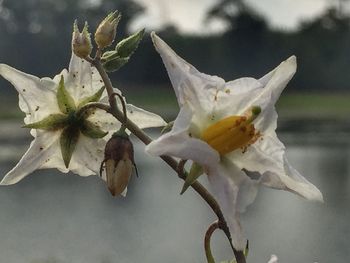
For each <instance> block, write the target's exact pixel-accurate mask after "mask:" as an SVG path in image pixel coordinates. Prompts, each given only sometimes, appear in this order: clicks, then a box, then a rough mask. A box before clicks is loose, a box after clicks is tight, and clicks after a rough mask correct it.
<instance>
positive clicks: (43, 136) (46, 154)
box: [0, 131, 60, 185]
mask: <svg viewBox="0 0 350 263" xmlns="http://www.w3.org/2000/svg"><path fill="white" fill-rule="evenodd" d="M59 135H60V133H59V132H44V131H37V137H36V138H35V139H34V140H33V141H32V143H31V144H30V147H29V149H28V150H27V152H26V153H25V154H24V155H23V157H22V158H21V160H20V161H19V162H18V164H17V165H16V166H15V167H14V168H13V169H12V170H11V171H9V172H8V173H7V174H6V175H5V177H4V178H3V179H2V181H1V183H0V184H1V185H9V184H15V183H17V182H18V181H20V180H21V179H23V178H24V177H25V176H27V175H28V174H30V173H32V172H33V171H34V170H36V169H39V168H40V167H41V166H42V165H43V164H44V163H46V162H48V161H50V158H51V156H54V155H56V154H57V152H58V151H60V149H59V148H58V147H57V141H58V138H59Z"/></svg>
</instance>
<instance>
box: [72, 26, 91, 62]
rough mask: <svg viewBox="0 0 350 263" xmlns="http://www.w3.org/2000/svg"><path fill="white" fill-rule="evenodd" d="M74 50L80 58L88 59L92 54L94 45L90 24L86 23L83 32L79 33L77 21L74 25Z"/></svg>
mask: <svg viewBox="0 0 350 263" xmlns="http://www.w3.org/2000/svg"><path fill="white" fill-rule="evenodd" d="M72 50H73V52H74V54H75V55H77V56H78V57H80V58H86V57H88V56H89V55H90V54H91V51H92V45H91V38H90V33H89V31H88V24H87V22H85V25H84V28H83V30H82V32H80V31H79V28H78V24H77V21H76V20H75V21H74V25H73V37H72Z"/></svg>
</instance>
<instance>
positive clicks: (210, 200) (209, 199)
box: [86, 58, 246, 263]
mask: <svg viewBox="0 0 350 263" xmlns="http://www.w3.org/2000/svg"><path fill="white" fill-rule="evenodd" d="M86 60H87V61H88V62H90V63H91V64H93V65H94V66H95V68H96V69H97V71H98V72H99V73H100V76H101V78H102V81H103V82H104V85H105V88H106V91H107V94H108V96H109V103H110V108H109V110H108V112H109V113H110V114H112V115H113V116H114V117H115V118H116V119H117V120H119V121H120V122H121V123H123V121H125V120H124V114H123V112H121V111H120V110H119V109H118V107H117V104H116V100H115V98H114V96H113V93H114V90H113V85H112V82H111V80H110V79H109V77H108V75H107V73H106V71H105V70H104V68H103V66H102V64H101V62H100V59H99V58H95V59H91V58H87V59H86ZM125 124H126V127H127V128H128V129H129V130H130V131H131V132H132V133H133V134H134V135H135V136H136V137H137V138H139V139H140V140H141V141H142V142H143V143H144V144H145V145H147V144H149V143H150V142H152V139H151V138H150V137H149V136H148V135H147V134H146V133H145V132H143V131H142V130H141V129H140V128H139V127H138V126H137V125H136V124H135V123H133V122H132V121H131V120H129V119H127V121H126V123H125ZM160 158H161V159H163V161H164V162H166V163H167V164H168V165H169V166H170V167H171V168H172V169H173V170H174V171H175V172H177V174H178V176H179V177H180V178H181V179H183V180H185V178H186V174H185V172H184V171H180V172H179V171H178V167H179V163H178V162H177V161H176V160H175V159H174V158H172V157H170V156H166V155H163V156H160ZM182 170H183V169H182ZM191 187H192V188H193V189H194V190H195V191H196V192H197V193H198V194H199V195H200V196H201V197H202V198H203V199H204V200H205V202H206V203H207V204H208V205H209V206H210V208H211V209H212V210H213V212H214V213H215V214H216V216H217V217H218V224H219V228H220V229H221V230H223V231H224V233H225V235H226V237H227V238H228V240H229V242H230V246H231V248H232V250H233V252H234V254H235V257H236V260H237V263H246V260H245V257H244V254H243V251H238V250H236V249H235V248H234V247H233V245H232V237H231V233H230V230H229V228H228V225H227V222H226V220H225V217H224V215H223V213H222V211H221V208H220V206H219V204H218V203H217V201H216V200H215V198H214V197H213V196H212V195H211V194H210V193H209V192H208V191H207V189H206V188H205V187H204V186H203V185H201V184H200V183H199V182H198V181H195V182H194V183H193V184H192V185H191Z"/></svg>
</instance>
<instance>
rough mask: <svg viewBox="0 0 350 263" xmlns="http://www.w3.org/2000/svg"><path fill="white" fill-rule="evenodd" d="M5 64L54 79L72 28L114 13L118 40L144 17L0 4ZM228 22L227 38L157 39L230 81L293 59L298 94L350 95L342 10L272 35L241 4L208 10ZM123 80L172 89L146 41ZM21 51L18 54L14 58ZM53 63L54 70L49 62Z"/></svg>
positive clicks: (68, 1) (171, 35) (116, 2)
mask: <svg viewBox="0 0 350 263" xmlns="http://www.w3.org/2000/svg"><path fill="white" fill-rule="evenodd" d="M0 7H1V8H0V34H1V36H2V37H1V42H0V61H2V62H6V63H9V64H13V65H15V66H16V67H18V68H22V69H24V68H30V69H31V73H32V74H38V75H42V76H44V75H53V74H56V73H57V72H55V69H56V68H60V67H63V66H64V65H65V61H67V60H68V59H69V58H68V53H67V52H66V50H67V49H69V46H70V39H71V32H72V21H73V20H74V19H75V18H78V20H79V21H80V22H81V23H83V22H84V21H85V19H87V17H88V18H89V21H90V23H91V25H94V24H97V20H98V19H99V18H100V17H102V16H104V15H106V14H107V13H108V12H109V11H110V10H115V9H118V10H120V11H121V12H122V14H123V19H122V20H121V24H120V25H119V27H118V32H117V39H121V38H122V37H123V36H125V35H126V31H127V26H128V24H129V22H130V21H131V20H132V19H133V18H135V17H136V16H138V15H139V14H141V13H142V12H143V10H144V8H143V7H141V6H139V5H138V4H136V3H135V2H133V1H130V0H104V1H91V0H78V1H75V0H62V1H55V0H3V1H2V2H0ZM212 18H216V19H221V20H222V21H224V22H225V23H226V24H227V31H226V32H224V33H223V34H221V35H213V36H205V37H204V36H190V35H185V36H182V35H179V34H178V31H177V30H176V27H174V26H171V25H168V27H167V28H165V29H163V30H162V32H158V33H159V34H160V35H161V36H162V37H163V38H164V39H165V40H166V41H167V42H168V43H169V44H170V45H171V46H172V47H173V48H175V49H176V50H178V51H179V53H180V54H181V55H182V56H183V57H184V58H186V59H187V60H189V61H192V63H193V64H195V65H197V66H198V65H199V66H198V67H199V69H200V70H202V71H205V72H208V73H211V74H217V75H221V76H223V77H225V78H226V79H232V78H238V77H242V76H247V75H249V76H252V75H253V76H255V77H260V76H262V75H263V74H264V73H266V71H267V70H268V69H269V68H272V67H274V66H276V65H277V64H278V63H279V61H281V60H283V59H286V58H287V57H289V56H290V55H293V54H294V55H296V56H297V58H298V61H299V63H298V65H299V68H298V74H297V75H296V77H295V79H294V80H293V81H292V82H291V84H290V85H291V86H293V89H292V90H299V91H308V90H324V91H335V90H347V89H348V87H349V83H350V74H348V71H349V68H350V59H349V58H350V18H349V16H348V15H346V14H341V13H340V12H338V11H337V10H334V9H330V10H327V11H326V12H325V13H324V14H323V15H322V16H320V17H318V18H316V19H314V20H311V21H305V22H303V23H302V24H301V26H300V29H299V30H298V31H296V32H285V31H283V30H282V29H281V30H276V29H271V28H269V26H268V24H267V20H266V18H264V17H262V16H260V15H259V14H258V13H257V11H256V10H253V8H251V7H250V6H248V5H247V4H246V3H245V1H242V0H222V1H218V4H217V5H215V6H213V7H212V9H211V10H209V11H208V20H210V19H212ZM140 46H141V48H140V50H139V51H137V53H138V54H137V56H135V57H133V58H132V59H131V60H130V63H129V70H124V69H121V70H120V72H118V80H119V81H121V82H124V83H125V82H127V83H132V84H139V85H141V84H142V85H158V84H163V83H168V79H167V77H166V74H165V70H164V67H163V65H162V62H161V60H160V59H158V58H157V56H156V53H155V51H154V49H153V47H152V43H151V41H150V39H149V37H145V40H143V41H142V42H141V44H140ZM14 51H15V52H14ZM48 59H49V60H50V62H51V63H50V64H47V60H48Z"/></svg>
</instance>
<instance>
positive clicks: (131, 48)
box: [115, 29, 145, 58]
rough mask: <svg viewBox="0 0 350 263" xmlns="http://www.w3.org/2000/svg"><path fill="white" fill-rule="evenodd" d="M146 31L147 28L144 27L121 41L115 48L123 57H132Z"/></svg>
mask: <svg viewBox="0 0 350 263" xmlns="http://www.w3.org/2000/svg"><path fill="white" fill-rule="evenodd" d="M144 33H145V29H142V30H140V31H138V32H136V33H135V34H133V35H131V36H129V37H127V38H125V39H123V40H122V41H120V42H119V43H118V44H117V46H116V48H115V49H116V50H117V52H118V55H119V56H120V57H122V58H125V57H130V56H131V55H132V54H133V53H134V52H135V50H136V49H137V47H138V45H139V43H140V41H141V39H142V38H143V35H144Z"/></svg>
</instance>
